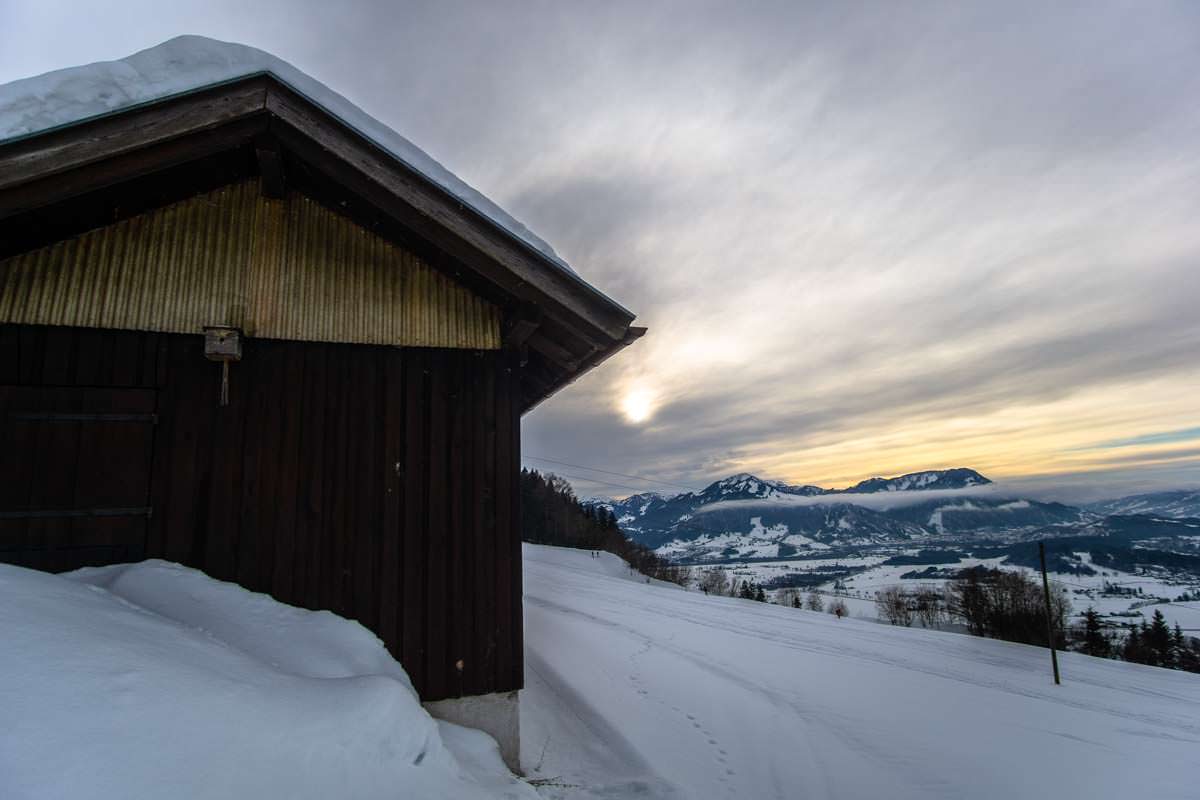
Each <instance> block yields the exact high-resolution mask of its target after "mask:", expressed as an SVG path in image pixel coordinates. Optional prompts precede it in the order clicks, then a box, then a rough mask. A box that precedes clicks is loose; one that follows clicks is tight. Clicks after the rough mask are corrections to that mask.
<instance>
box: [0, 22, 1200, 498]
mask: <svg viewBox="0 0 1200 800" xmlns="http://www.w3.org/2000/svg"><path fill="white" fill-rule="evenodd" d="M181 33H196V34H202V35H207V36H212V37H214V38H219V39H225V40H228V41H238V42H242V43H245V44H250V45H254V46H256V47H260V48H262V49H264V50H268V51H270V52H272V53H274V54H275V55H278V56H280V57H281V58H283V59H285V60H287V61H290V62H291V63H292V64H294V65H295V66H297V67H299V68H300V69H303V70H304V71H306V72H308V73H309V74H310V75H312V76H313V77H315V78H317V79H318V80H320V81H322V82H323V83H325V84H326V85H328V86H330V87H331V88H333V89H335V90H337V91H339V92H341V93H342V94H344V95H345V96H347V97H348V98H349V99H351V100H353V101H354V102H356V103H357V104H359V105H360V106H361V107H362V108H363V109H364V110H366V111H367V112H369V113H371V114H373V115H374V116H376V117H378V118H379V119H381V120H382V121H384V122H386V123H388V124H390V125H391V126H392V127H394V128H396V129H397V130H399V131H400V132H401V133H403V134H404V135H405V136H407V137H408V138H410V139H412V140H413V141H414V142H416V143H417V144H418V145H420V146H421V147H423V148H424V149H425V150H426V151H428V152H429V153H430V154H431V155H432V156H434V157H435V158H437V159H438V160H440V161H441V162H442V163H443V164H445V165H446V166H447V167H449V168H450V169H451V170H453V171H454V172H456V173H457V174H458V175H459V176H461V177H462V178H464V179H466V180H467V181H468V182H469V183H471V184H473V185H474V186H476V187H477V188H479V189H480V190H482V191H483V192H484V193H485V194H487V195H489V196H490V197H491V198H492V199H494V200H496V201H497V202H498V203H500V204H501V205H502V206H504V207H505V208H506V209H507V210H509V211H511V212H512V213H513V214H514V216H516V217H517V218H519V219H521V220H523V221H524V222H526V223H527V224H528V225H529V226H530V227H531V228H532V229H533V230H535V231H536V232H537V233H538V234H540V235H541V236H542V237H543V238H545V239H547V240H548V241H549V242H551V243H552V244H553V245H554V246H555V248H556V249H557V250H558V252H559V253H560V254H561V255H562V256H564V257H565V258H566V259H567V260H568V261H569V262H570V263H571V264H572V265H573V266H574V267H575V268H576V269H577V270H578V271H579V272H580V273H581V274H582V275H584V276H585V277H586V278H587V279H588V280H589V281H591V282H592V283H593V284H595V285H596V286H597V287H599V288H600V289H602V290H604V291H606V292H608V293H609V294H611V295H612V296H613V297H615V298H616V299H617V300H619V301H620V302H621V303H623V304H624V305H626V306H627V307H629V308H631V309H632V310H634V311H635V312H637V313H638V315H639V322H640V324H643V325H647V326H649V328H650V333H649V334H648V335H647V336H646V338H645V339H643V340H642V341H640V342H638V343H637V344H636V345H634V346H633V347H631V348H630V349H628V350H626V351H625V352H624V353H622V354H620V355H619V356H618V357H616V358H614V359H613V360H612V361H611V362H610V363H609V364H607V365H605V366H604V367H602V368H601V369H598V370H596V371H594V372H593V373H591V374H589V375H588V376H586V377H585V378H583V379H581V380H580V381H579V382H578V383H576V384H575V385H573V386H572V387H570V388H569V389H567V390H564V391H563V392H561V393H560V394H559V395H557V396H555V397H554V398H552V399H551V400H550V401H548V402H547V403H545V404H544V405H543V406H542V407H540V408H539V409H538V410H536V411H535V412H534V413H533V414H531V415H530V416H529V417H527V418H526V420H525V434H524V441H525V451H526V453H527V454H528V455H529V456H530V457H531V460H530V461H529V462H528V463H529V464H530V465H537V466H541V467H543V468H551V469H554V470H556V471H559V472H561V473H564V474H567V475H571V476H574V478H575V479H574V481H573V482H575V483H576V484H577V487H578V489H579V490H580V491H581V493H584V494H591V493H607V494H616V495H620V494H626V493H628V491H629V489H644V488H654V487H653V486H652V485H651V484H649V483H645V482H643V481H641V480H634V479H632V478H626V477H617V476H614V475H608V474H603V473H595V472H590V473H589V472H587V471H584V470H582V469H580V468H578V467H566V466H561V465H556V464H551V463H547V462H544V461H535V460H532V457H539V458H543V459H546V458H548V459H554V460H556V461H561V462H566V463H569V464H575V465H584V466H588V467H599V468H601V469H605V470H610V471H612V472H617V473H630V474H636V475H640V476H648V477H650V478H652V479H653V480H655V481H658V482H662V483H671V484H677V485H681V486H702V485H704V484H705V483H706V482H708V481H709V480H711V479H713V478H716V477H719V476H721V475H724V474H728V473H730V472H738V471H749V472H754V473H757V474H759V475H762V476H764V477H775V478H782V479H786V480H790V481H794V482H803V483H817V484H821V485H826V486H840V485H845V484H848V483H851V482H854V481H857V480H860V479H862V478H865V477H869V476H871V475H877V474H886V475H893V474H898V473H901V472H908V471H914V470H919V469H927V468H938V467H949V466H970V467H973V468H975V469H978V470H979V471H981V472H983V473H984V474H986V475H988V476H990V477H993V478H998V479H1002V480H1004V481H1005V482H1006V483H1011V484H1013V485H1014V486H1024V487H1031V486H1046V485H1052V486H1054V487H1056V489H1061V490H1062V491H1063V492H1064V493H1066V494H1068V495H1070V496H1086V495H1089V494H1111V493H1114V492H1118V491H1134V490H1146V489H1153V488H1159V487H1174V486H1180V485H1183V486H1187V485H1196V484H1200V413H1197V412H1198V411H1200V144H1198V143H1200V103H1198V102H1197V97H1200V4H1196V3H1192V2H1180V3H1159V2H1132V1H1130V2H1120V3H1111V4H1106V3H1102V2H1098V1H1096V0H1093V1H1091V2H1086V3H1081V4H1079V5H1078V6H1073V5H1072V4H1069V3H1065V2H1056V3H1044V2H1036V3H1031V4H1029V5H1028V6H1027V7H1022V4H1020V3H1014V2H1005V3H961V2H953V3H945V4H938V3H933V2H928V3H919V4H918V3H882V4H880V5H879V6H877V7H874V8H871V6H869V5H868V4H863V3H856V4H853V11H851V4H844V3H824V4H816V3H813V4H802V3H799V2H783V3H763V4H758V3H747V2H738V3H732V2H728V3H711V4H703V3H697V2H690V3H678V4H675V3H652V2H635V3H608V2H605V3H596V2H587V3H583V2H580V3H569V2H545V3H500V2H480V3H477V4H458V3H450V2H437V3H429V4H404V3H400V2H358V3H353V2H345V3H331V2H299V1H295V0H293V2H286V3H283V2H265V1H264V0H254V2H245V0H239V1H238V2H224V1H223V0H205V2H202V3H185V2H172V3H162V2H120V1H119V0H114V1H113V2H108V3H103V4H100V3H87V2H78V1H76V2H69V3H60V2H54V1H52V0H36V1H35V0H0V81H8V80H12V79H15V78H19V77H26V76H29V75H34V74H38V73H41V72H45V71H47V70H50V69H56V68H59V67H65V66H71V65H75V64H80V63H86V62H91V61H97V60H107V59H112V58H119V57H122V56H125V55H128V54H130V53H132V52H135V51H137V50H140V49H142V48H145V47H148V46H151V45H154V44H157V43H158V42H160V41H162V40H165V39H167V38H170V37H171V36H174V35H177V34H181ZM587 475H591V476H592V477H594V478H597V479H599V480H600V481H605V482H609V483H612V484H618V485H617V486H607V485H603V484H601V483H598V482H591V483H589V482H586V481H583V480H579V478H580V477H582V476H587ZM662 488H670V487H669V486H663V487H662Z"/></svg>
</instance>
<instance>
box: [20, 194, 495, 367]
mask: <svg viewBox="0 0 1200 800" xmlns="http://www.w3.org/2000/svg"><path fill="white" fill-rule="evenodd" d="M500 318H501V315H500V309H499V308H498V307H497V306H496V305H495V304H494V303H491V302H488V301H487V300H484V299H482V298H480V297H478V296H477V295H475V294H473V293H472V292H470V291H469V290H468V289H466V288H465V287H463V286H461V285H459V284H458V283H456V282H455V281H454V280H452V279H451V278H449V277H448V276H446V275H445V274H444V273H442V272H441V271H439V270H436V269H434V268H433V267H431V266H430V265H429V264H428V263H426V262H425V261H424V260H422V259H421V258H420V257H419V256H417V255H416V254H414V253H412V252H411V251H408V250H406V249H405V248H402V247H400V246H397V245H395V244H393V243H392V242H390V241H388V240H387V239H385V238H383V237H382V236H380V235H379V234H377V233H375V232H373V231H369V230H367V229H365V228H363V227H361V226H360V225H358V224H356V223H354V222H353V221H351V220H350V219H348V218H347V217H345V216H343V215H341V214H338V213H336V212H334V211H331V210H329V209H327V208H325V207H323V206H322V205H320V204H319V203H317V202H316V201H314V200H312V199H311V198H309V197H307V196H305V195H304V194H301V193H299V192H294V191H293V192H289V193H286V195H285V196H284V197H282V198H280V199H274V198H268V197H266V196H264V194H263V191H262V186H261V180H260V179H254V178H251V179H245V180H241V181H238V182H236V183H233V184H231V185H228V186H224V187H220V188H218V189H214V190H211V191H208V192H205V193H203V194H199V195H197V196H195V197H191V198H188V199H186V200H182V201H178V202H175V203H172V204H169V205H166V206H163V207H161V208H156V209H153V210H150V211H145V212H142V213H140V214H136V215H134V216H131V217H129V218H126V219H122V220H119V221H117V222H114V223H112V224H110V225H106V226H103V227H100V228H96V229H93V230H90V231H87V232H85V233H82V234H80V235H79V236H75V237H71V238H68V239H65V240H61V241H57V242H54V243H52V244H49V245H45V246H42V247H38V248H35V249H33V250H30V251H27V252H24V253H21V254H19V255H15V256H10V257H9V258H7V259H0V323H2V322H12V323H26V324H34V325H67V326H79V327H88V328H115V329H123V330H138V331H160V332H165V333H196V332H197V331H200V330H202V329H203V328H204V326H207V325H214V326H228V327H233V328H238V329H241V330H242V331H243V332H244V333H245V334H246V335H247V336H249V337H255V338H265V339H288V340H293V341H309V342H342V343H352V344H382V345H398V346H410V347H454V348H470V349H477V350H494V349H498V348H499V347H500V321H501V319H500Z"/></svg>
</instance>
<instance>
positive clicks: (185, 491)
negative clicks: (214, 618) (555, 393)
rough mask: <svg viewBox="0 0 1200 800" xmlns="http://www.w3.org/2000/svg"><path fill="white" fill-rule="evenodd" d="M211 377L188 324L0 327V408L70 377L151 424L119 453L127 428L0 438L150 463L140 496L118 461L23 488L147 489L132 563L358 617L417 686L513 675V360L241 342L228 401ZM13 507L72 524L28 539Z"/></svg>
mask: <svg viewBox="0 0 1200 800" xmlns="http://www.w3.org/2000/svg"><path fill="white" fill-rule="evenodd" d="M219 380H220V367H219V365H217V364H215V363H213V362H209V361H206V360H205V359H204V357H203V350H202V340H201V337H200V336H185V335H176V334H150V333H134V332H128V331H100V330H87V329H75V328H59V329H53V328H39V327H33V326H14V325H0V413H3V412H5V410H6V409H7V408H9V407H10V406H11V404H12V401H11V398H12V397H13V396H15V395H14V392H15V391H19V392H23V393H24V396H23V398H22V400H21V402H22V403H23V404H25V405H29V404H30V403H32V404H33V405H34V406H40V407H43V410H53V409H57V406H56V405H55V404H62V403H67V405H66V406H63V409H66V410H68V411H69V410H73V409H74V408H75V406H71V405H70V403H71V402H72V401H70V399H69V396H68V394H64V392H75V393H76V394H77V395H79V397H80V398H85V397H86V398H87V399H86V400H80V402H83V403H84V404H85V405H86V406H87V407H89V408H91V409H93V410H95V409H102V410H112V411H115V410H128V409H129V408H136V409H144V410H145V411H146V412H147V413H154V414H156V415H157V422H158V424H157V425H152V426H145V430H144V431H143V432H142V434H139V435H141V436H142V437H143V438H142V439H139V440H138V443H135V444H134V445H133V446H131V445H129V441H128V436H127V434H128V433H129V431H128V429H125V430H122V429H121V428H120V427H119V426H120V425H122V424H127V423H103V424H101V425H99V426H98V427H95V428H94V429H92V430H90V431H88V432H86V433H82V432H81V431H80V430H78V429H77V428H76V429H74V430H72V426H62V425H59V426H52V427H54V430H50V431H49V432H46V431H43V430H41V429H38V430H29V429H24V428H22V429H19V430H17V429H13V430H6V431H5V432H4V434H3V435H4V436H5V437H6V438H5V439H4V441H3V442H2V444H3V445H4V446H5V447H9V448H14V449H15V450H17V451H20V452H24V453H26V454H27V455H28V456H29V458H31V459H35V460H36V459H37V458H38V457H39V456H38V455H37V454H38V453H39V452H42V451H45V452H49V453H53V452H71V453H78V452H79V451H80V448H81V445H80V443H79V441H75V443H74V444H72V443H71V442H69V441H65V440H64V441H60V442H57V443H56V444H53V445H52V446H50V447H49V448H48V449H47V448H46V447H44V446H43V443H42V441H41V439H37V441H35V440H34V439H31V438H30V437H31V436H32V437H35V438H36V437H42V436H44V435H47V436H57V437H66V438H68V439H69V438H70V437H71V436H75V437H76V439H77V440H78V437H79V436H84V437H85V439H86V440H87V446H88V447H89V448H92V449H94V450H96V451H98V452H116V451H118V450H119V451H120V452H121V453H123V455H122V456H121V458H123V459H136V458H144V459H145V463H146V465H147V466H146V468H145V470H143V471H144V472H148V473H149V474H150V475H151V476H152V477H149V478H142V479H140V480H143V484H142V485H141V488H140V489H139V488H138V487H137V486H136V485H133V484H130V483H128V481H129V480H133V481H134V483H135V484H136V481H137V480H139V479H138V478H136V477H134V478H132V479H130V478H129V475H130V474H132V473H131V472H130V470H128V469H126V468H124V467H123V468H121V469H118V470H116V471H115V472H114V474H107V475H105V474H99V473H94V472H93V473H86V474H85V473H79V470H78V469H76V468H75V467H72V471H71V472H70V474H69V475H68V474H67V473H66V472H64V473H63V475H62V476H61V480H59V481H49V482H42V485H40V486H39V487H38V488H37V491H40V492H43V493H45V492H51V493H57V494H56V495H55V497H53V498H49V497H48V498H46V502H49V501H50V499H53V500H54V501H55V502H64V503H74V502H75V501H76V499H79V500H80V501H82V500H87V501H88V502H100V501H101V500H102V499H103V498H104V497H116V496H118V495H119V496H122V497H126V496H128V497H134V498H139V497H140V498H144V499H142V500H141V501H140V502H142V503H144V504H145V505H147V506H150V507H152V508H153V509H154V512H153V516H152V517H151V518H150V520H149V522H148V523H147V522H146V521H145V520H144V519H143V520H141V521H140V524H141V526H142V527H141V528H139V529H138V531H139V532H138V534H137V535H138V536H140V537H141V538H139V539H138V541H139V542H142V541H144V550H145V554H146V555H147V556H149V557H158V558H165V559H168V560H172V561H178V562H181V563H184V564H188V565H189V566H194V567H196V568H198V569H202V570H204V571H205V572H207V573H208V574H210V575H212V576H213V577H216V578H219V579H222V580H230V581H236V582H238V583H240V584H242V585H244V586H246V587H247V588H250V589H253V590H256V591H263V592H268V593H270V594H272V595H274V596H275V597H276V598H278V599H279V600H281V601H283V602H286V603H291V604H294V605H299V606H303V607H308V608H314V609H329V610H333V611H335V612H336V613H339V614H343V615H345V616H348V617H351V618H354V619H357V620H358V621H360V622H362V623H363V624H364V625H366V626H367V627H369V628H370V629H371V630H373V631H375V632H376V634H378V635H379V637H380V638H381V639H382V641H383V642H384V643H385V645H386V646H387V647H388V648H389V650H391V652H392V653H393V654H395V655H396V656H397V657H398V658H399V659H400V661H401V663H403V664H404V666H405V669H406V670H407V671H408V673H409V676H410V677H411V678H412V680H413V683H414V685H415V686H416V687H417V690H418V692H419V693H420V694H421V696H422V698H423V699H426V700H435V699H442V698H445V697H453V696H457V695H460V694H479V693H485V692H491V691H508V690H512V689H517V688H520V686H521V683H522V666H521V664H522V662H521V641H522V640H521V630H520V629H521V596H520V591H521V583H520V535H519V530H518V528H517V520H518V519H519V517H518V513H519V509H518V508H517V505H516V503H517V494H516V477H517V471H518V469H519V458H520V453H519V446H520V444H519V413H520V412H519V409H520V401H519V395H518V394H517V390H518V387H517V383H518V381H517V379H516V377H515V376H514V374H513V372H512V365H511V364H510V363H509V361H508V356H506V355H505V354H504V353H500V352H474V351H467V350H433V349H397V348H389V347H369V346H356V345H332V344H321V343H297V342H279V341H264V340H250V341H248V342H246V345H245V353H244V357H243V360H242V361H241V362H240V363H237V364H234V365H232V367H231V371H230V405H229V406H227V407H224V408H220V407H218V405H217V390H218V385H219ZM14 387H25V388H21V389H16V388H14ZM28 387H35V389H36V391H37V392H38V393H40V394H39V395H38V397H36V398H34V399H32V400H31V399H30V397H29V392H30V391H31V389H30V388H28ZM69 387H75V388H69ZM114 388H116V389H119V391H112V390H113V389H114ZM139 392H140V394H139ZM64 398H67V399H64ZM147 404H148V405H147ZM63 409H58V410H63ZM122 441H124V442H125V444H124V445H121V446H118V445H119V442H122ZM139 453H141V454H142V455H138V454H139ZM42 457H45V456H42ZM43 466H44V467H45V468H46V470H49V469H50V465H49V464H46V465H43ZM0 468H3V469H7V470H9V471H10V472H13V474H12V475H8V474H4V475H0V485H6V486H7V487H8V489H6V490H5V491H6V492H7V493H8V494H20V493H22V492H23V493H24V494H23V497H24V500H23V502H29V498H30V493H31V492H33V491H34V490H35V489H34V486H33V482H34V481H33V478H32V477H31V476H32V472H30V473H29V474H23V473H20V472H19V471H18V470H16V468H15V467H13V466H12V465H11V464H10V465H7V466H6V465H4V464H0ZM87 469H91V470H93V471H94V470H95V467H94V465H93V466H88V467H87ZM60 471H61V470H60ZM33 472H36V470H34V471H33ZM76 473H79V474H78V475H77V474H76ZM118 473H119V474H118ZM39 474H41V473H39ZM47 474H49V473H47ZM139 492H140V494H139ZM60 495H61V496H60ZM68 495H70V496H69V497H68ZM76 495H78V498H76ZM10 500H11V498H7V495H6V496H5V497H4V498H0V501H3V502H8V501H10ZM19 522H21V525H20V526H19V530H18V526H17V524H16V522H15V521H8V522H6V523H5V525H6V527H5V528H4V532H5V534H6V535H8V534H13V535H15V536H17V537H24V538H22V539H21V541H25V540H27V539H28V537H29V536H31V535H35V536H38V537H41V539H42V540H48V539H49V538H50V537H57V539H55V541H65V540H70V539H71V537H73V536H77V535H79V534H78V532H77V531H76V529H75V526H74V523H71V522H70V521H68V524H67V525H66V526H63V525H62V524H61V523H59V529H54V530H51V529H50V528H53V526H52V525H50V524H49V523H48V522H45V521H38V526H39V527H37V530H34V531H33V532H32V533H31V532H30V528H31V526H30V525H29V524H28V523H27V522H26V521H19ZM55 522H59V521H55ZM125 524H127V523H122V522H121V521H120V520H106V521H103V522H100V523H95V524H93V525H91V527H90V528H89V531H90V532H89V533H88V536H89V537H90V540H94V541H100V542H103V543H107V544H110V545H115V544H118V543H120V542H122V541H126V540H127V539H128V538H129V536H130V534H129V530H128V529H126V528H123V527H122V525H125ZM2 557H3V556H2V555H0V558H2ZM39 566H43V567H46V568H55V567H56V565H55V564H52V563H45V564H40V565H39ZM459 662H461V664H462V667H461V669H459V668H458V663H459Z"/></svg>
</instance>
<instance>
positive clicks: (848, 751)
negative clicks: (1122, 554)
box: [521, 545, 1200, 800]
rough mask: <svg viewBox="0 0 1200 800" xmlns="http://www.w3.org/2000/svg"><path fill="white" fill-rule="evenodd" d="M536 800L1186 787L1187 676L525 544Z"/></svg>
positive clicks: (1150, 791) (1120, 793)
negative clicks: (729, 592) (1056, 679)
mask: <svg viewBox="0 0 1200 800" xmlns="http://www.w3.org/2000/svg"><path fill="white" fill-rule="evenodd" d="M525 620H526V641H527V653H526V663H527V670H526V689H525V691H524V693H523V695H522V700H521V703H522V718H521V724H522V749H523V759H524V765H525V767H526V771H527V772H528V774H529V777H530V778H531V779H534V780H535V781H540V782H542V783H543V785H542V787H541V789H540V791H541V792H542V794H543V795H545V796H548V797H562V798H571V797H672V798H676V797H678V798H684V797H686V798H721V797H737V798H776V797H778V798H784V797H786V798H797V797H798V798H809V799H811V800H819V799H820V798H871V797H887V798H893V799H896V798H921V800H926V798H934V797H945V798H962V797H971V798H1003V799H1004V800H1011V798H1015V797H1059V798H1061V797H1087V798H1128V797H1153V798H1157V799H1160V800H1166V799H1167V798H1193V797H1195V796H1196V784H1195V778H1196V774H1197V772H1198V771H1200V755H1198V754H1200V676H1196V675H1191V674H1187V673H1181V672H1173V671H1170V670H1163V669H1156V668H1152V667H1144V666H1140V665H1136V664H1126V663H1122V662H1116V661H1105V660H1101V659H1094V658H1089V657H1087V656H1082V655H1078V654H1075V653H1065V654H1061V655H1060V662H1061V666H1062V672H1063V685H1062V686H1057V687H1056V686H1054V684H1053V682H1052V680H1051V677H1050V668H1049V657H1048V654H1047V653H1046V651H1045V650H1043V649H1040V648H1036V647H1029V646H1026V645H1019V644H1010V643H1007V642H999V641H993V640H987V639H979V638H975V637H970V636H962V635H955V634H950V633H940V632H936V631H923V630H918V629H899V628H892V627H889V626H884V625H878V624H873V623H868V622H864V621H860V620H855V619H843V620H837V619H835V618H834V617H832V616H830V615H828V614H817V613H813V612H807V611H798V610H795V609H791V608H783V607H780V606H773V605H768V604H763V603H755V602H752V601H745V600H736V599H730V598H724V597H708V596H705V595H703V594H701V593H698V592H684V591H679V590H678V589H673V588H664V587H660V586H654V585H646V584H645V583H644V582H641V581H639V580H637V579H636V578H635V577H632V576H630V575H629V573H628V571H627V570H625V569H624V567H623V565H621V564H620V562H618V561H617V560H616V559H615V558H614V557H612V556H608V555H604V556H602V557H601V558H600V559H593V558H591V556H590V555H589V554H588V552H587V551H573V550H564V549H558V548H550V547H541V546H534V545H526V546H525Z"/></svg>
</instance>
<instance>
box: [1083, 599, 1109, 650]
mask: <svg viewBox="0 0 1200 800" xmlns="http://www.w3.org/2000/svg"><path fill="white" fill-rule="evenodd" d="M1081 649H1082V651H1083V652H1084V653H1087V654H1088V655H1089V656H1098V657H1100V658H1108V657H1109V656H1110V655H1111V654H1112V642H1111V641H1110V640H1109V638H1108V636H1106V635H1105V634H1104V630H1103V629H1102V628H1101V627H1100V615H1099V614H1098V613H1096V609H1094V608H1092V607H1091V606H1088V610H1087V611H1085V612H1084V614H1083V647H1082V648H1081Z"/></svg>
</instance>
